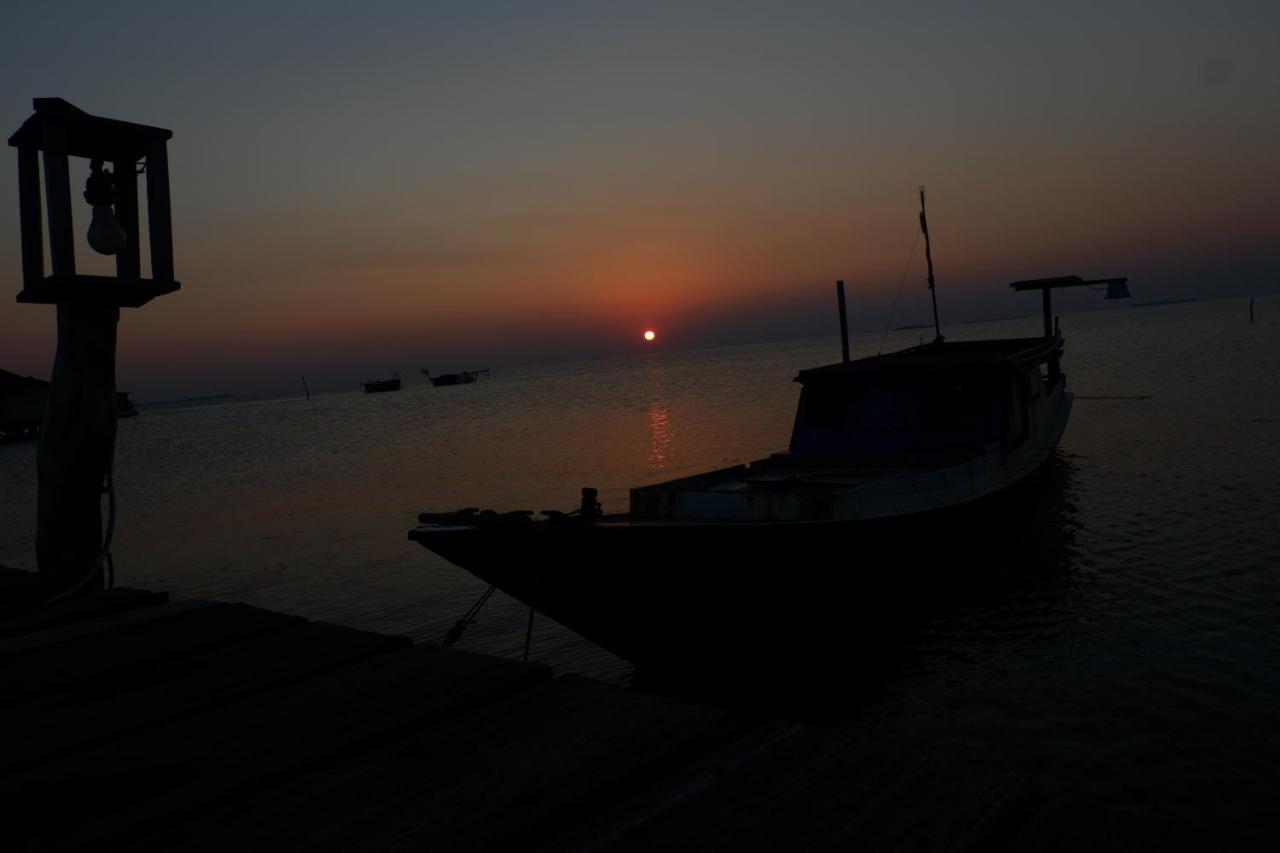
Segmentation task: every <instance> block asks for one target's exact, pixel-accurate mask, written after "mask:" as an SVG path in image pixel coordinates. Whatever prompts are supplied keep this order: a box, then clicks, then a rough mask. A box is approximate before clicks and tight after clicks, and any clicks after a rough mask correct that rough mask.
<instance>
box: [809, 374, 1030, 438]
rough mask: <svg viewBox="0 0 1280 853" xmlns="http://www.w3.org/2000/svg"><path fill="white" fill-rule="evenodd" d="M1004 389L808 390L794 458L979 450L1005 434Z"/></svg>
mask: <svg viewBox="0 0 1280 853" xmlns="http://www.w3.org/2000/svg"><path fill="white" fill-rule="evenodd" d="M1003 402H1004V401H1003V394H1002V389H1000V388H998V387H996V386H995V385H992V384H990V383H985V382H975V381H968V382H950V383H936V384H929V385H865V386H858V387H855V388H845V389H805V391H804V393H803V395H802V396H801V406H800V410H799V412H798V413H797V417H796V426H795V431H794V432H793V434H792V440H791V449H792V452H799V453H803V452H815V453H874V452H884V451H919V450H955V449H981V448H982V447H983V446H985V445H986V444H988V443H990V442H993V441H998V440H1000V438H1001V435H1002V433H1003V428H1004V405H1003Z"/></svg>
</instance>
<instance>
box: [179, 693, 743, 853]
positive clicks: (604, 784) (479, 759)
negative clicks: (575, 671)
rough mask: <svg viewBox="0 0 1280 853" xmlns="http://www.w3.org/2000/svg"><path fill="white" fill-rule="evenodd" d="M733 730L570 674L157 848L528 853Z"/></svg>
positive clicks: (239, 807)
mask: <svg viewBox="0 0 1280 853" xmlns="http://www.w3.org/2000/svg"><path fill="white" fill-rule="evenodd" d="M728 731H729V729H728V726H727V725H726V723H725V715H724V713H723V712H721V711H718V710H714V709H711V708H705V707H700V706H694V705H688V704H684V703H680V702H676V701H672V700H666V699H661V698H658V697H654V696H648V695H645V694H640V693H636V692H633V691H629V690H625V689H622V688H619V687H614V686H611V685H607V684H603V683H600V682H595V681H590V680H587V679H583V678H576V677H573V676H566V677H562V678H557V679H555V680H554V681H551V682H549V683H547V684H543V685H541V686H539V687H537V688H535V689H533V690H530V691H527V692H525V693H521V694H519V695H518V696H515V697H512V698H511V699H510V700H508V701H504V702H502V703H501V704H499V705H496V706H493V707H489V708H487V709H485V710H483V711H481V712H479V713H476V714H469V715H467V716H466V717H465V718H455V719H454V720H451V721H450V722H449V723H447V724H445V725H441V726H436V727H433V728H423V729H419V730H416V731H414V732H410V733H407V734H406V735H405V736H402V737H400V738H398V739H396V740H395V741H394V742H392V743H389V744H387V745H385V746H384V747H382V748H381V749H379V750H376V751H373V752H371V753H368V754H365V755H362V756H358V757H356V758H354V759H352V760H350V761H346V762H343V763H342V764H337V765H332V766H330V767H328V768H326V769H324V770H323V771H322V772H319V773H316V774H313V775H311V776H309V777H307V778H302V779H293V780H290V781H289V782H288V783H287V784H285V785H281V786H278V787H276V788H274V789H272V790H271V791H268V792H262V793H260V794H258V795H257V796H255V797H254V798H253V799H252V800H249V801H246V802H236V803H234V804H231V805H230V806H228V807H227V808H225V809H223V810H222V811H221V812H219V813H217V814H214V815H210V816H208V817H207V818H205V819H201V820H196V821H191V822H188V823H187V824H184V825H183V826H182V827H181V828H180V829H178V830H176V831H170V832H166V833H165V835H164V836H163V837H161V838H157V839H156V845H155V846H156V847H164V846H165V845H176V846H177V847H181V848H182V849H184V850H188V851H191V850H222V849H231V848H236V849H253V850H312V849H319V848H323V849H332V850H389V849H440V850H450V851H461V850H477V851H479V850H484V851H496V850H504V849H517V848H519V849H530V848H532V847H535V846H537V845H538V844H539V843H541V842H543V841H546V840H550V839H552V838H554V837H555V836H557V835H558V834H560V833H561V832H563V831H564V830H565V828H566V827H568V826H571V825H573V824H575V823H576V822H579V821H581V820H583V819H585V818H587V817H590V816H593V815H595V814H597V813H598V812H599V811H600V810H602V809H604V808H606V807H608V806H609V805H611V804H613V803H614V802H616V801H617V800H619V799H621V798H623V797H625V796H628V795H629V794H631V793H632V792H634V791H636V790H639V789H640V788H643V787H645V786H647V785H649V784H651V783H652V782H654V781H655V780H657V779H660V778H664V777H665V776H667V775H669V774H670V773H671V772H674V770H676V769H677V768H678V767H681V766H683V765H684V764H685V763H686V762H688V761H689V760H692V759H693V758H696V757H698V756H700V755H704V754H706V753H707V752H708V751H710V750H711V749H713V748H715V747H716V746H719V745H720V744H722V743H723V742H724V741H725V739H726V737H727V733H728Z"/></svg>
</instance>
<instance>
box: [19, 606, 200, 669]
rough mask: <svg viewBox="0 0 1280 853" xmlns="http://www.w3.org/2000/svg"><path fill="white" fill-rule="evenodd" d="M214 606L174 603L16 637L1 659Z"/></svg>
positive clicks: (141, 608)
mask: <svg viewBox="0 0 1280 853" xmlns="http://www.w3.org/2000/svg"><path fill="white" fill-rule="evenodd" d="M213 603H214V602H212V601H202V600H189V601H180V602H176V603H173V604H161V605H157V606H154V607H135V608H132V609H129V610H120V611H116V612H113V613H107V614H105V615H103V616H95V617H93V618H90V619H83V620H81V621H79V622H72V623H70V624H66V625H56V626H54V627H52V628H42V629H40V630H38V631H32V632H31V633H28V634H17V635H15V636H12V637H6V638H5V639H3V640H0V658H3V657H5V656H7V655H15V654H20V653H22V652H28V651H31V650H32V649H38V648H42V647H44V646H56V645H58V644H59V643H69V642H71V641H72V640H79V639H81V638H83V637H90V636H93V635H94V634H102V633H105V632H107V631H114V630H115V629H116V628H124V627H126V626H128V625H139V624H141V623H143V622H153V621H155V620H156V619H171V618H173V617H174V616H176V615H178V614H180V613H185V612H186V611H188V610H197V609H199V608H201V607H209V606H210V605H212V604H213Z"/></svg>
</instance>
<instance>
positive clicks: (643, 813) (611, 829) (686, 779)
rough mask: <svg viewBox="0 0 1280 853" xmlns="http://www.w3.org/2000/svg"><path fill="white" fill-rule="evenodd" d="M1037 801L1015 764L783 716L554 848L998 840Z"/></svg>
mask: <svg viewBox="0 0 1280 853" xmlns="http://www.w3.org/2000/svg"><path fill="white" fill-rule="evenodd" d="M1035 802H1036V797H1035V791H1034V788H1033V787H1032V786H1031V785H1030V784H1029V783H1028V782H1027V780H1025V779H1024V778H1022V777H1018V776H1016V775H1014V774H1009V773H1000V772H997V771H992V770H990V769H983V768H981V767H975V765H973V764H972V763H967V762H962V761H959V760H957V759H955V757H941V756H935V755H932V754H930V753H929V751H928V750H922V749H920V748H918V747H917V748H914V749H904V748H902V745H900V744H880V743H874V742H871V741H869V740H868V739H867V738H866V737H865V735H864V734H863V733H861V732H859V731H857V730H856V729H855V728H851V727H846V728H836V729H825V728H817V727H813V726H799V725H791V724H783V723H778V724H774V725H771V726H769V727H767V728H764V729H762V730H761V731H759V732H757V733H755V734H753V735H752V736H750V737H747V738H744V739H743V740H742V741H739V742H736V743H733V744H731V745H729V746H728V747H726V748H725V749H723V750H721V751H720V752H718V753H716V754H714V755H712V756H710V757H708V758H707V759H705V760H704V761H701V762H698V763H696V764H694V765H692V766H691V767H689V768H688V769H686V770H685V771H684V772H682V773H679V774H676V775H674V776H673V777H672V778H671V779H669V780H667V781H666V782H664V783H662V784H659V785H656V786H654V787H653V788H651V789H649V790H647V791H645V792H643V793H641V794H640V795H638V796H636V797H634V798H633V799H631V800H630V801H628V802H626V803H623V804H620V805H619V806H617V807H616V808H615V809H613V810H611V811H610V812H609V813H607V814H604V815H602V816H600V817H599V818H597V819H595V820H593V821H590V822H587V823H585V824H583V825H582V826H580V827H578V828H577V829H575V830H574V831H572V832H570V833H567V834H566V835H565V836H564V837H562V838H560V839H558V840H557V841H556V843H555V844H553V845H550V846H549V847H548V850H549V851H556V853H569V851H573V853H583V851H594V852H595V853H599V852H600V851H640V850H666V849H696V850H700V851H755V850H761V851H763V850H847V849H867V850H904V851H905V850H921V849H927V850H939V851H985V850H999V849H1002V848H1003V847H1004V846H1006V845H1007V844H1008V843H1009V842H1010V841H1011V840H1012V839H1013V838H1014V837H1015V836H1016V834H1017V833H1018V831H1019V830H1020V829H1021V827H1022V826H1023V825H1025V823H1026V822H1027V821H1028V820H1030V818H1031V816H1032V815H1033V814H1034V811H1035Z"/></svg>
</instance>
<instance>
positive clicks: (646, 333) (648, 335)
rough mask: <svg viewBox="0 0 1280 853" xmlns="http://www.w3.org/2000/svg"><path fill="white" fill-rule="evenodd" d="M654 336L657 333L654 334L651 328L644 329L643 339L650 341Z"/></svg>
mask: <svg viewBox="0 0 1280 853" xmlns="http://www.w3.org/2000/svg"><path fill="white" fill-rule="evenodd" d="M656 337H657V335H655V334H654V333H653V329H645V331H644V339H645V340H646V341H651V340H653V339H654V338H656Z"/></svg>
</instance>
